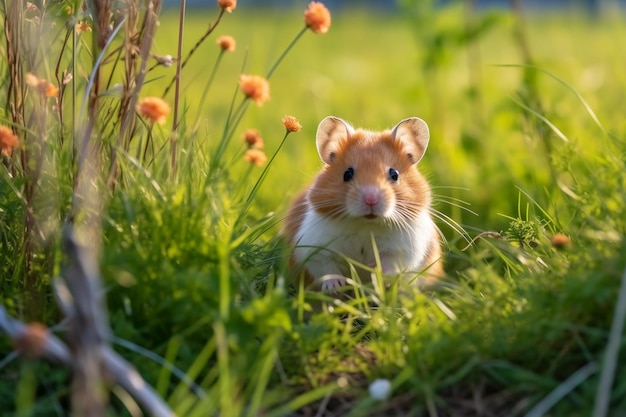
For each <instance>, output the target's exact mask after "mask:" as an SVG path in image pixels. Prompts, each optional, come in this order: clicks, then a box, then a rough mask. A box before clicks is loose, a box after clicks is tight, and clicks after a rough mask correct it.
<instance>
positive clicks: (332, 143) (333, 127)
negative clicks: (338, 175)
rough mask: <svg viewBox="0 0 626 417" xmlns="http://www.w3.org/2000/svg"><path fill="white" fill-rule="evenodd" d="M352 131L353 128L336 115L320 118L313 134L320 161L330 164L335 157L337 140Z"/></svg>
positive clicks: (344, 137) (337, 145) (345, 136)
mask: <svg viewBox="0 0 626 417" xmlns="http://www.w3.org/2000/svg"><path fill="white" fill-rule="evenodd" d="M353 133H354V128H353V127H352V126H350V124H349V123H348V122H346V121H345V120H342V119H340V118H338V117H334V116H328V117H326V118H325V119H324V120H322V121H321V122H320V124H319V126H318V127H317V134H316V135H315V144H316V145H317V153H319V155H320V158H322V161H324V162H326V163H327V164H330V163H331V162H332V160H333V159H335V155H336V152H337V149H338V147H339V142H340V141H341V140H343V139H346V138H347V137H348V136H351V135H352V134H353Z"/></svg>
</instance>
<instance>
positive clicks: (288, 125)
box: [283, 116, 302, 132]
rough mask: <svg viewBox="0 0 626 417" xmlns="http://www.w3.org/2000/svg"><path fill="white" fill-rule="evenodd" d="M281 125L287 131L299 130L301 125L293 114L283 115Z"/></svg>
mask: <svg viewBox="0 0 626 417" xmlns="http://www.w3.org/2000/svg"><path fill="white" fill-rule="evenodd" d="M283 126H285V129H287V132H299V131H300V129H302V125H301V124H300V122H299V121H298V119H296V118H295V117H293V116H285V117H283Z"/></svg>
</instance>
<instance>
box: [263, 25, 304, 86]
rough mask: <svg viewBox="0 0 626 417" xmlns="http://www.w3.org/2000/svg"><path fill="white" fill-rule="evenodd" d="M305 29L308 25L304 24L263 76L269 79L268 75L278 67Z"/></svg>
mask: <svg viewBox="0 0 626 417" xmlns="http://www.w3.org/2000/svg"><path fill="white" fill-rule="evenodd" d="M307 30H308V27H307V26H305V27H303V28H302V30H301V31H300V32H298V34H297V35H296V37H295V38H293V39H292V41H291V43H290V44H289V45H287V48H285V50H284V51H283V53H282V54H281V55H280V56H279V57H278V59H277V60H276V62H275V63H274V65H272V68H270V70H269V71H268V72H267V76H266V77H265V78H267V79H268V80H269V79H270V77H271V76H272V74H273V73H274V71H276V68H278V65H280V63H281V62H282V60H283V59H284V58H285V56H287V54H288V53H289V51H290V50H291V48H293V47H294V45H295V44H296V43H297V42H298V40H299V39H300V38H301V37H302V35H304V32H306V31H307Z"/></svg>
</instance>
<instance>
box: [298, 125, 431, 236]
mask: <svg viewBox="0 0 626 417" xmlns="http://www.w3.org/2000/svg"><path fill="white" fill-rule="evenodd" d="M428 140H429V131H428V126H427V125H426V123H425V122H424V121H423V120H422V119H419V118H417V117H413V118H409V119H404V120H402V121H401V122H400V123H398V124H397V125H396V126H395V127H394V128H393V129H392V130H388V131H384V132H370V131H366V130H361V129H358V130H355V129H354V128H353V127H352V126H350V124H348V123H347V122H345V121H344V120H342V119H339V118H337V117H332V116H329V117H327V118H325V119H324V120H322V122H321V123H320V125H319V127H318V130H317V135H316V145H317V150H318V153H319V155H320V158H321V159H322V161H324V163H325V166H324V168H323V169H322V170H321V172H320V173H319V174H318V176H317V177H316V179H315V181H314V183H313V186H312V187H311V189H310V191H309V197H308V198H309V202H310V204H311V205H312V208H313V209H314V210H316V211H317V212H318V213H320V214H322V215H325V216H329V217H334V218H344V219H349V220H357V219H361V220H363V221H367V222H374V223H376V222H381V223H392V224H396V225H398V226H399V227H402V226H403V225H407V220H409V219H412V218H415V217H416V216H418V215H419V214H420V213H421V212H422V211H423V210H428V208H429V206H430V199H431V193H430V188H429V186H428V183H427V182H426V180H425V178H424V177H423V176H422V175H421V174H420V173H419V172H418V170H417V168H416V164H417V163H418V162H419V160H420V159H421V158H422V156H423V155H424V152H425V151H426V148H427V146H428Z"/></svg>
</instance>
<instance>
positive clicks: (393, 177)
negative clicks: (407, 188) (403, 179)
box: [389, 168, 400, 182]
mask: <svg viewBox="0 0 626 417" xmlns="http://www.w3.org/2000/svg"><path fill="white" fill-rule="evenodd" d="M399 175H400V173H399V172H398V170H397V169H394V168H389V179H390V180H391V181H393V182H396V181H398V176H399Z"/></svg>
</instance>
